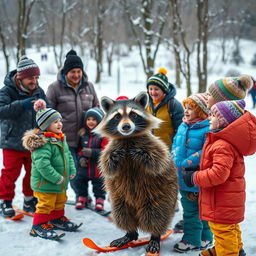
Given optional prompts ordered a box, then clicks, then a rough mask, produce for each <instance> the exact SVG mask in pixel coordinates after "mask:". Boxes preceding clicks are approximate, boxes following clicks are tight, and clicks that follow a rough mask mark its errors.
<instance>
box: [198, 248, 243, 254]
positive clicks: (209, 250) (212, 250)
mask: <svg viewBox="0 0 256 256" xmlns="http://www.w3.org/2000/svg"><path fill="white" fill-rule="evenodd" d="M216 255H217V254H216V250H215V247H212V248H210V249H208V250H204V251H201V253H200V254H199V256H216ZM239 256H246V253H245V251H244V249H243V248H242V249H241V250H240V251H239Z"/></svg>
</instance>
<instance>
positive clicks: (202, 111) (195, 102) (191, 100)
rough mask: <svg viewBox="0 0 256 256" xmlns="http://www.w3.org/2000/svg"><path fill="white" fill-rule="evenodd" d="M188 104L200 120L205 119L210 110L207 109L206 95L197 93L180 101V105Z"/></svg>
mask: <svg viewBox="0 0 256 256" xmlns="http://www.w3.org/2000/svg"><path fill="white" fill-rule="evenodd" d="M185 104H189V105H190V106H191V107H192V108H193V109H194V110H195V111H196V112H197V114H198V116H199V117H201V118H203V119H204V118H207V117H208V116H209V114H210V110H208V109H207V93H197V94H193V95H191V96H189V97H188V98H187V99H185V100H183V101H182V105H183V106H185Z"/></svg>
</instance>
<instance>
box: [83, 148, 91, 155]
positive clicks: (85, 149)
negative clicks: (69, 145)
mask: <svg viewBox="0 0 256 256" xmlns="http://www.w3.org/2000/svg"><path fill="white" fill-rule="evenodd" d="M82 152H83V156H86V157H91V155H92V149H91V148H82Z"/></svg>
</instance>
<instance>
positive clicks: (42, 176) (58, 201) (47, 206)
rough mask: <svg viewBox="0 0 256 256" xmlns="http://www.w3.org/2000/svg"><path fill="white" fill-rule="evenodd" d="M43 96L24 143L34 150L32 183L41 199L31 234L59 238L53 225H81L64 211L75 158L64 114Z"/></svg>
mask: <svg viewBox="0 0 256 256" xmlns="http://www.w3.org/2000/svg"><path fill="white" fill-rule="evenodd" d="M45 106H46V104H45V101H44V100H42V99H39V100H37V101H36V102H35V103H34V109H35V111H36V112H37V114H36V122H37V125H38V127H39V129H37V130H30V131H27V132H26V133H25V135H24V137H23V145H24V147H25V148H26V149H28V150H30V151H32V172H31V182H30V183H31V187H32V189H33V191H34V196H35V197H36V198H37V199H38V203H37V205H36V212H35V214H34V217H33V226H32V229H31V231H30V235H31V236H34V237H36V236H39V237H42V238H45V239H52V240H58V239H59V236H58V234H57V233H56V232H55V231H54V229H60V230H64V231H75V230H76V229H77V228H78V227H79V226H80V225H76V224H75V223H73V222H71V221H69V220H68V219H67V218H66V217H65V215H64V206H65V203H66V201H67V195H66V190H67V188H68V182H69V179H73V178H74V176H75V166H74V161H73V158H72V156H71V153H70V152H69V149H68V145H67V142H66V137H65V135H64V134H63V133H62V120H61V115H60V113H59V112H57V111H56V110H54V109H51V108H45Z"/></svg>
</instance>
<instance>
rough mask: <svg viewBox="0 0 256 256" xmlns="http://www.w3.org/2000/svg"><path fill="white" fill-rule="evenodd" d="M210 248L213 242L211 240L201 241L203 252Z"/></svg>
mask: <svg viewBox="0 0 256 256" xmlns="http://www.w3.org/2000/svg"><path fill="white" fill-rule="evenodd" d="M209 247H212V241H209V240H202V241H201V247H200V249H201V250H206V249H208V248H209Z"/></svg>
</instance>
